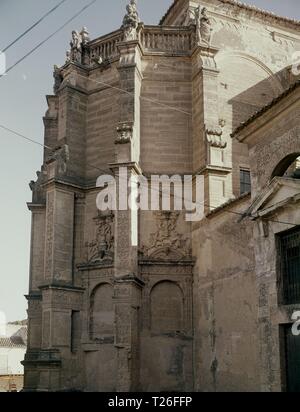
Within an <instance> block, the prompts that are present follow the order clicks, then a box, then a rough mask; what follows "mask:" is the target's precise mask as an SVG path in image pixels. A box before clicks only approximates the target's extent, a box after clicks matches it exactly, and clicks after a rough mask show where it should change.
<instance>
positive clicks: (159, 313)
mask: <svg viewBox="0 0 300 412" xmlns="http://www.w3.org/2000/svg"><path fill="white" fill-rule="evenodd" d="M182 328H183V296H182V291H181V289H180V287H179V286H178V285H176V283H173V282H169V281H164V282H160V283H158V284H157V285H156V286H154V288H153V289H152V292H151V331H152V332H154V333H171V332H181V331H182Z"/></svg>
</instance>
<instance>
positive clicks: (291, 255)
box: [280, 228, 300, 305]
mask: <svg viewBox="0 0 300 412" xmlns="http://www.w3.org/2000/svg"><path fill="white" fill-rule="evenodd" d="M280 260H281V262H280V263H281V284H282V289H283V300H284V302H283V303H284V304H285V305H293V304H297V303H300V228H297V229H296V230H292V231H289V232H286V233H284V234H282V235H281V236H280Z"/></svg>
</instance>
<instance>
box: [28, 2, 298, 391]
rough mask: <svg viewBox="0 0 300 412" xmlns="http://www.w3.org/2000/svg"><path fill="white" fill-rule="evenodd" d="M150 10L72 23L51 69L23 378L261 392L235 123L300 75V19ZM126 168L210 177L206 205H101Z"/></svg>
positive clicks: (94, 387) (241, 153)
mask: <svg viewBox="0 0 300 412" xmlns="http://www.w3.org/2000/svg"><path fill="white" fill-rule="evenodd" d="M141 19H142V16H140V14H139V12H138V5H137V2H136V1H134V0H131V1H130V2H129V4H128V5H127V8H126V11H125V16H124V20H123V22H120V24H122V25H121V28H119V29H117V30H115V31H113V32H112V33H110V34H107V35H104V36H101V37H99V38H95V39H91V37H90V34H89V33H88V29H87V28H86V27H84V28H83V29H82V30H74V31H73V32H72V33H71V34H70V40H71V42H70V48H69V50H68V51H67V53H66V62H65V64H64V65H63V66H61V67H57V66H55V68H54V92H53V94H52V95H48V96H47V102H48V110H47V112H46V114H45V117H44V124H45V145H46V146H47V147H51V148H53V150H52V151H49V150H47V149H45V153H44V162H43V165H42V167H41V170H40V171H39V172H38V176H37V180H36V182H31V188H32V191H33V198H32V202H31V203H29V204H28V207H29V209H30V210H31V212H32V242H31V265H30V288H29V293H28V296H27V299H28V316H29V343H28V350H27V354H26V357H25V361H24V365H25V390H28V391H30V390H33V391H71V390H76V391H87V392H88V391H110V392H114V391H124V392H126V391H138V390H140V391H179V392H180V391H183V392H184V391H186V392H188V391H193V390H196V391H215V390H248V391H254V390H260V388H261V382H260V380H259V379H258V378H257V370H258V369H259V365H260V360H259V353H260V342H259V339H260V338H259V336H258V334H257V322H258V320H257V316H256V312H257V307H258V295H257V293H258V291H257V283H256V272H255V248H254V242H253V232H252V231H253V225H254V223H253V222H252V221H249V220H248V221H245V220H242V221H241V222H240V223H239V224H237V220H238V217H237V215H242V214H243V213H244V211H245V210H246V209H247V208H248V207H249V206H250V203H251V198H250V195H249V194H248V193H246V192H248V191H249V190H248V189H247V185H250V180H249V181H248V180H247V179H250V157H249V145H248V144H247V142H244V141H243V140H239V139H233V138H232V137H231V134H232V132H233V131H234V130H235V129H236V128H237V127H238V126H239V125H240V124H241V123H243V122H245V121H246V120H248V119H249V118H250V117H251V116H252V115H253V114H254V113H256V112H257V111H258V110H259V109H261V108H262V107H264V106H266V105H267V104H269V103H270V102H271V101H272V100H273V99H274V98H276V97H277V96H278V95H280V94H282V93H283V92H284V91H285V90H286V89H287V88H288V87H289V85H290V84H291V83H292V80H293V79H292V75H291V72H290V71H289V70H287V66H288V65H289V61H290V57H291V55H292V54H293V52H294V51H295V50H296V49H297V47H298V48H299V47H300V35H299V23H297V22H294V21H292V20H289V19H284V18H280V17H276V16H274V15H272V14H270V13H267V12H263V11H260V10H257V9H253V8H251V7H248V6H240V5H237V4H236V2H235V1H223V0H218V1H211V0H203V1H201V2H199V1H196V2H191V1H188V0H176V1H174V4H173V5H172V6H171V7H170V9H169V10H168V12H167V14H166V15H165V16H164V17H163V19H162V21H161V22H160V24H159V25H156V26H155V25H151V26H150V25H145V24H144V23H143V22H142V20H141ZM87 23H88V22H87ZM66 44H67V39H66ZM251 144H252V143H251ZM251 150H253V149H251ZM120 168H125V169H126V172H127V176H128V179H130V178H135V177H136V176H144V177H145V179H146V181H147V179H149V178H150V176H151V175H159V176H162V175H166V176H169V177H171V176H174V175H178V176H180V177H184V176H185V175H190V176H192V177H193V178H195V177H196V176H201V178H202V182H203V184H202V186H201V190H202V198H203V210H204V217H203V218H202V219H201V220H200V221H196V222H188V221H187V220H186V219H185V213H184V211H176V210H165V211H162V210H149V211H144V210H143V211H137V212H136V213H134V212H133V211H132V210H129V209H128V210H121V209H116V210H107V211H101V210H99V209H98V208H97V196H98V194H99V191H100V190H99V188H98V187H97V179H98V177H99V176H100V175H104V174H106V175H109V176H111V177H113V178H114V179H115V180H116V182H117V187H119V186H120V185H121V184H122V180H121V178H120V177H119V170H120ZM241 176H242V177H243V179H244V180H243V181H242V182H241ZM242 184H243V185H242ZM264 184H265V182H264ZM241 187H244V188H245V187H246V189H243V190H242V192H245V193H241ZM173 200H174V199H173ZM224 205H231V206H229V207H230V210H231V211H233V213H223V212H222V207H224ZM124 209H125V208H124ZM224 256H226V259H225V258H224ZM241 307H242V308H243V310H241ZM224 308H226V310H224ZM241 371H242V372H243V373H242V372H241Z"/></svg>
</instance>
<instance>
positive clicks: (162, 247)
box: [140, 211, 191, 260]
mask: <svg viewBox="0 0 300 412" xmlns="http://www.w3.org/2000/svg"><path fill="white" fill-rule="evenodd" d="M154 215H155V217H156V226H157V230H156V232H154V233H151V235H150V239H149V244H148V245H147V246H145V245H144V246H142V248H141V249H140V254H141V256H142V257H143V258H152V259H158V260H165V259H167V260H180V259H185V258H190V257H191V241H190V239H189V238H187V237H185V236H184V235H182V234H180V233H179V232H178V231H177V223H178V218H179V215H180V213H179V212H170V211H162V212H155V214H154Z"/></svg>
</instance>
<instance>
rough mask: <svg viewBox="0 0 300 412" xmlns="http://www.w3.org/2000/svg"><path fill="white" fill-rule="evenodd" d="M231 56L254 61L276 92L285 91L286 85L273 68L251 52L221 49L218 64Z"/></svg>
mask: <svg viewBox="0 0 300 412" xmlns="http://www.w3.org/2000/svg"><path fill="white" fill-rule="evenodd" d="M231 57H236V58H240V59H244V60H247V61H249V62H251V63H254V64H255V65H256V66H258V67H259V68H260V69H262V70H263V71H264V72H265V73H266V74H267V75H268V76H269V80H270V83H271V84H272V88H273V91H274V93H275V94H276V93H278V94H281V93H283V92H284V87H283V85H282V84H281V82H280V79H279V78H278V77H277V76H276V74H275V73H274V72H273V70H272V69H271V68H270V67H268V66H267V65H266V64H265V63H264V62H262V61H261V60H259V59H258V58H257V57H255V56H252V55H251V54H248V53H245V52H243V51H238V50H236V51H226V50H225V51H221V52H220V53H218V54H217V56H216V62H217V66H218V67H219V64H220V63H221V62H222V61H224V60H226V59H230V58H231Z"/></svg>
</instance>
